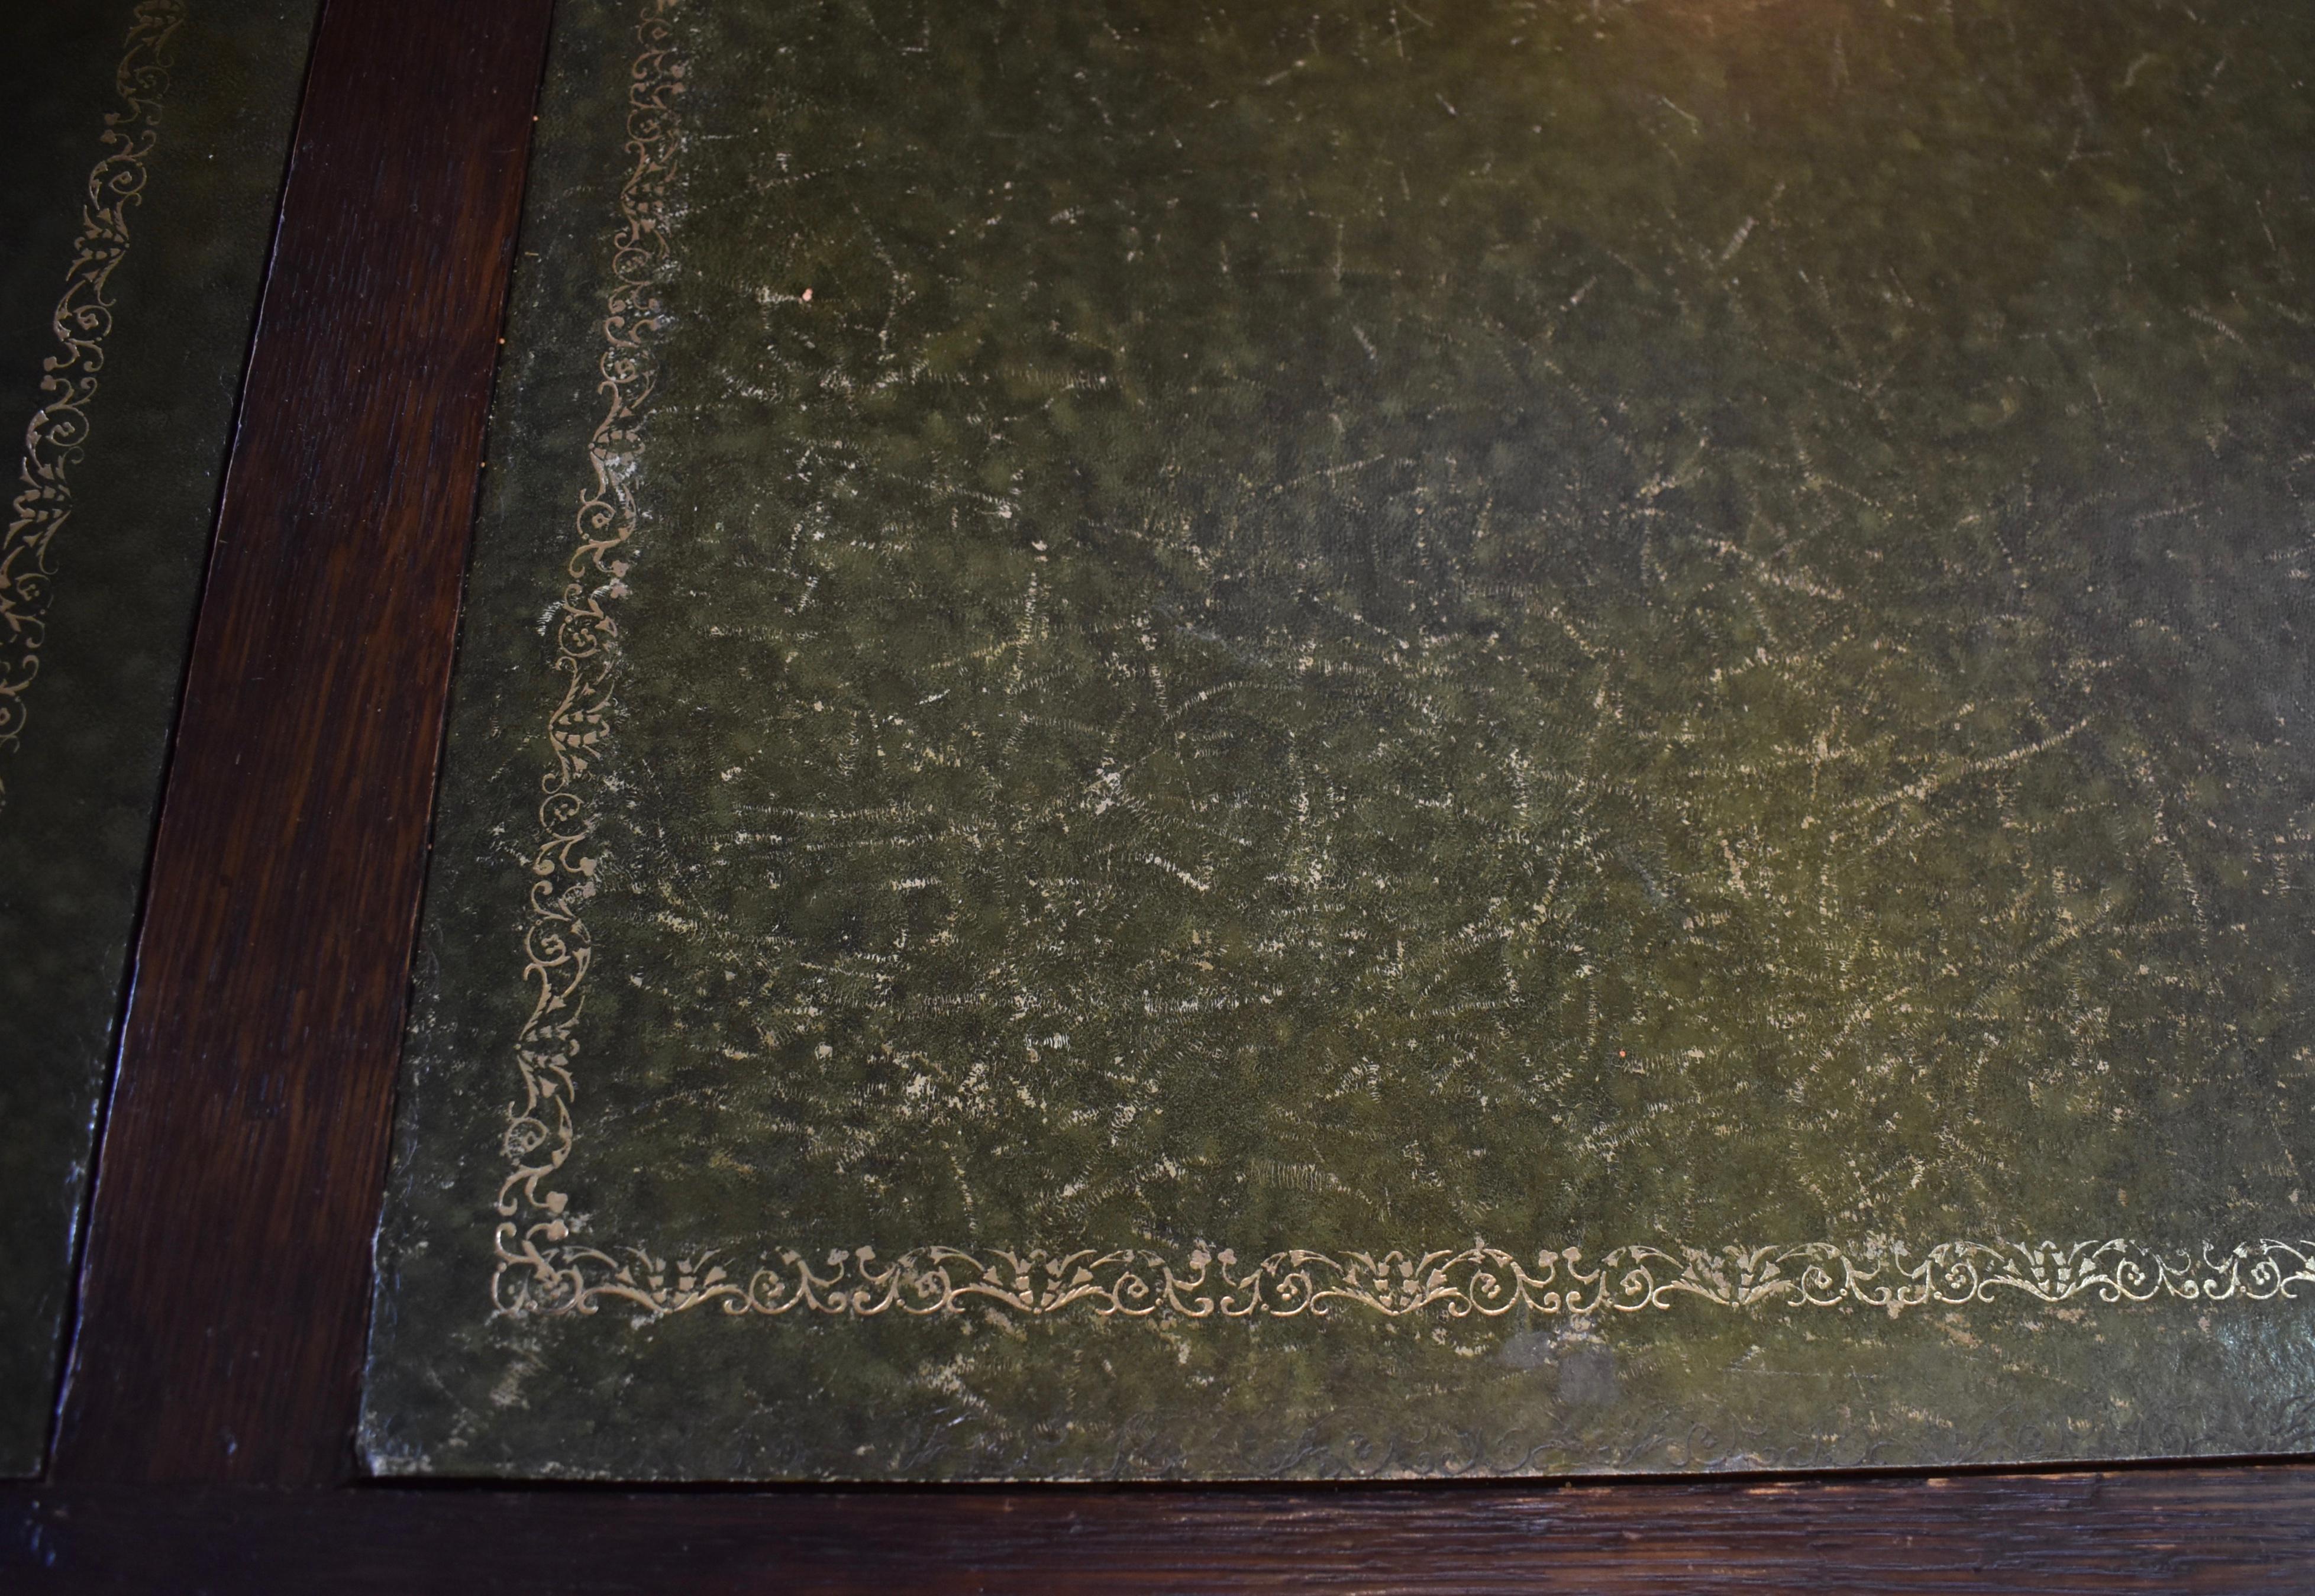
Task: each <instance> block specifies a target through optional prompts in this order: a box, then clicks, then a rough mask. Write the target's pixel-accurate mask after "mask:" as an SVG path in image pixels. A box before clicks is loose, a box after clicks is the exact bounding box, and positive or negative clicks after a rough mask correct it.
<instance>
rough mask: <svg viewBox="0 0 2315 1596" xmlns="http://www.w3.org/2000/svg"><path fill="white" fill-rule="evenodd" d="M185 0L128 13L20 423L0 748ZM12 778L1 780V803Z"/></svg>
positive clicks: (6, 569) (0, 581)
mask: <svg viewBox="0 0 2315 1596" xmlns="http://www.w3.org/2000/svg"><path fill="white" fill-rule="evenodd" d="M184 20H185V0H139V4H138V5H137V9H136V10H135V11H134V12H132V13H130V15H129V34H128V38H127V39H126V40H124V41H123V44H122V46H121V56H120V66H119V67H116V68H115V69H114V72H113V78H112V82H113V88H114V90H115V91H116V92H117V93H119V94H120V101H121V105H122V109H121V110H119V111H107V112H105V115H104V134H103V137H102V140H101V142H102V146H103V148H104V153H103V155H100V156H99V157H98V158H97V163H96V164H95V165H94V166H93V167H91V168H90V169H89V173H88V200H87V204H86V205H85V206H84V208H83V209H82V211H81V225H80V235H79V236H78V237H77V238H75V240H74V241H73V260H72V265H71V266H70V267H69V268H67V270H66V273H65V289H64V293H63V295H62V297H59V298H58V300H57V308H56V311H55V313H54V314H53V315H51V316H50V318H49V326H50V327H51V328H52V329H53V330H54V331H55V332H56V335H57V342H58V345H59V346H60V348H59V349H58V352H57V353H55V354H52V355H49V356H48V357H47V358H45V359H42V360H41V362H40V395H41V402H40V409H38V410H36V411H34V412H32V419H31V421H29V422H27V423H26V424H25V427H24V455H23V459H22V462H21V463H20V464H19V465H18V466H17V468H16V480H17V481H18V483H21V484H22V486H21V489H20V491H19V492H17V494H16V497H15V500H14V501H13V503H12V504H11V505H10V506H9V516H10V519H9V522H8V529H7V530H6V531H5V532H4V533H0V752H6V751H8V750H11V749H14V748H15V747H16V746H17V743H18V742H19V740H21V739H22V736H23V733H24V716H25V707H24V695H25V693H26V691H27V690H28V689H29V688H30V687H31V685H32V681H33V678H35V677H37V676H39V674H40V647H41V644H42V643H45V642H46V641H47V640H48V608H49V581H50V579H51V578H52V577H54V575H55V574H56V571H55V567H54V566H52V565H51V564H50V563H49V550H50V547H51V545H53V544H54V543H55V541H56V536H57V534H58V532H60V531H62V530H63V529H64V526H65V522H66V521H67V520H68V519H70V518H71V516H72V510H73V494H72V478H71V468H72V466H73V465H74V464H75V462H76V461H77V460H78V459H79V458H80V457H81V453H82V451H83V450H84V449H85V448H87V447H88V435H89V419H88V412H89V407H90V405H91V404H92V403H93V402H94V400H95V398H96V390H97V383H98V378H99V377H101V376H102V373H103V370H104V341H105V338H106V336H107V335H108V334H110V333H111V331H112V301H111V298H110V297H107V295H106V293H105V288H106V287H107V285H108V284H109V282H110V281H111V277H112V273H113V270H114V269H115V268H116V267H118V266H119V265H120V262H122V261H123V260H124V259H126V258H127V256H128V254H129V207H130V206H131V205H134V204H135V203H136V202H137V200H138V199H140V198H142V197H143V195H144V192H145V179H146V168H145V164H146V161H147V160H149V159H150V158H151V156H152V154H153V149H154V146H155V143H157V142H158V140H159V138H160V130H159V123H160V119H161V97H162V96H163V95H164V94H165V93H168V90H169V56H168V49H169V42H170V40H171V38H172V37H173V35H174V34H175V32H176V31H177V27H178V25H179V24H180V23H182V22H183V21H184ZM6 792H7V789H6V786H5V785H4V784H0V802H4V801H5V797H6Z"/></svg>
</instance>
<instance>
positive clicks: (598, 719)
mask: <svg viewBox="0 0 2315 1596" xmlns="http://www.w3.org/2000/svg"><path fill="white" fill-rule="evenodd" d="M675 4H676V0H646V4H645V5H644V9H643V18H642V21H641V22H639V23H638V24H637V26H636V37H637V40H638V42H639V43H640V44H641V46H642V50H641V53H640V54H639V55H637V56H636V58H635V59H634V66H633V67H632V68H631V70H630V78H629V83H628V88H627V142H626V146H625V148H626V152H627V154H628V155H630V156H632V157H633V158H634V165H633V167H632V168H631V169H630V170H629V172H628V173H627V179H626V182H625V183H624V184H622V185H621V187H620V189H619V222H618V226H617V230H616V232H615V233H614V234H613V235H612V239H611V246H612V260H611V288H610V292H609V294H608V297H607V298H606V301H605V307H604V315H603V346H604V347H603V353H602V356H601V358H600V359H599V361H598V363H597V368H598V369H599V371H600V372H601V374H602V381H601V382H600V383H599V384H598V385H597V389H596V391H597V392H598V393H599V394H601V395H603V396H604V399H605V401H606V403H605V409H604V412H603V419H602V420H601V421H599V422H598V423H597V424H596V427H595V431H594V435H593V436H592V437H591V438H590V439H589V440H588V444H587V459H588V464H589V465H590V466H591V467H592V470H593V480H592V483H591V485H590V487H589V488H588V490H587V492H586V494H585V496H584V497H583V498H582V499H581V501H580V504H579V512H578V517H577V529H578V534H579V540H578V545H577V547H576V548H574V549H573V550H572V554H571V558H570V561H569V563H568V564H567V566H566V567H565V569H566V571H567V572H568V574H569V581H568V583H567V584H566V585H565V586H564V588H563V599H562V602H561V604H560V605H559V606H558V609H557V615H556V618H555V631H554V637H555V658H554V669H555V671H556V673H557V674H558V675H560V676H561V677H562V678H563V697H562V701H561V702H560V703H559V704H557V705H555V707H554V714H553V715H551V716H550V717H549V718H548V721H547V741H548V746H549V748H550V749H551V750H552V753H553V755H554V768H553V769H551V770H549V771H548V772H547V773H546V775H545V777H544V778H543V779H542V781H541V784H540V785H541V791H542V794H543V795H542V797H541V798H540V801H539V805H538V821H539V827H540V829H541V831H542V833H543V837H542V839H541V841H540V842H539V845H538V847H537V852H536V853H534V854H533V855H532V856H531V876H532V880H531V885H530V912H529V918H528V923H527V924H526V926H525V927H524V931H523V961H524V962H523V979H524V980H526V981H527V982H528V983H529V984H530V985H531V987H532V988H533V989H534V993H535V997H534V1001H533V1003H532V1006H531V1011H530V1017H529V1019H528V1020H527V1021H526V1022H525V1023H524V1024H523V1027H522V1031H521V1033H520V1035H519V1037H518V1039H517V1042H516V1060H517V1062H518V1064H519V1067H520V1068H521V1071H522V1083H523V1101H522V1102H521V1103H520V1104H517V1105H515V1106H514V1107H513V1108H511V1109H510V1112H509V1115H508V1123H507V1129H506V1137H505V1150H506V1154H507V1157H508V1160H509V1161H510V1163H511V1164H512V1165H513V1166H514V1169H513V1173H512V1174H510V1175H508V1176H507V1178H506V1181H505V1184H503V1185H501V1187H500V1189H499V1200H498V1211H499V1213H500V1214H501V1215H502V1216H505V1217H506V1218H507V1219H509V1220H510V1221H511V1220H512V1219H513V1218H514V1216H515V1215H517V1214H518V1213H524V1212H527V1213H528V1215H529V1216H530V1217H531V1219H532V1220H533V1222H532V1224H531V1226H530V1228H529V1229H528V1231H527V1232H526V1233H525V1235H524V1239H523V1240H522V1242H521V1243H520V1244H519V1245H520V1246H523V1247H525V1248H532V1247H535V1246H537V1245H538V1244H540V1243H545V1244H548V1245H552V1244H553V1243H554V1242H557V1241H560V1240H561V1239H562V1238H563V1234H564V1226H563V1218H562V1216H563V1209H564V1206H565V1204H566V1203H567V1201H568V1198H567V1196H566V1194H565V1193H561V1192H554V1191H547V1190H544V1189H543V1187H542V1183H544V1182H545V1181H547V1180H549V1179H551V1178H552V1177H553V1176H554V1173H555V1172H556V1171H557V1170H559V1169H561V1168H562V1167H563V1161H564V1160H565V1159H567V1158H569V1157H570V1156H571V1145H572V1118H571V1096H572V1088H573V1073H572V1064H573V1062H574V1060H576V1059H577V1057H578V1053H579V1042H578V1037H577V1034H576V1032H577V1026H578V1023H579V1015H580V1012H581V1007H582V1006H583V1003H584V993H583V991H582V989H583V988H584V986H585V984H586V980H587V972H588V970H589V968H590V965H591V963H592V962H593V949H592V946H591V944H590V937H589V935H588V930H587V923H586V921H585V919H584V918H582V915H583V912H584V910H585V908H586V904H587V900H588V899H589V898H590V897H591V896H593V894H594V891H595V858H594V856H593V855H592V854H591V853H590V851H589V849H590V843H591V840H592V838H593V834H594V821H593V818H592V813H591V809H590V784H591V783H592V782H593V781H595V779H596V778H597V776H598V775H599V772H598V770H597V768H596V767H597V762H598V760H599V757H600V749H601V744H602V741H603V739H604V736H605V733H606V714H607V708H608V702H609V698H610V695H611V687H612V683H613V680H614V678H616V675H617V671H618V647H617V643H618V625H617V623H616V621H614V620H613V619H612V616H611V611H610V606H611V604H612V603H613V602H614V601H615V600H616V599H619V598H621V597H623V596H624V595H625V592H626V587H625V581H624V580H623V579H624V578H625V576H626V573H627V571H628V568H629V566H628V561H627V560H626V559H625V558H623V557H621V551H622V550H623V549H625V546H626V545H628V544H629V543H630V542H631V541H632V540H633V539H634V535H635V529H636V527H637V525H638V524H639V512H638V510H637V508H636V503H635V493H634V479H635V474H636V471H637V469H638V466H639V464H640V462H639V451H640V449H641V447H642V440H643V417H644V413H645V412H646V411H647V410H648V409H649V407H650V403H651V398H652V389H653V387H654V386H656V384H657V381H658V377H659V357H658V354H657V353H656V352H655V351H654V350H653V349H652V339H653V338H654V337H656V336H657V334H658V333H659V332H660V330H661V328H662V327H663V326H664V325H665V324H666V319H667V318H666V313H665V310H664V307H663V306H661V302H660V297H659V291H658V280H659V274H660V271H661V268H662V266H663V265H664V264H665V262H666V261H667V253H668V240H667V227H668V219H669V217H668V199H669V194H670V186H671V184H672V182H673V180H674V176H675V162H676V155H677V152H678V150H679V147H680V144H681V129H680V123H679V120H678V118H677V115H676V110H675V107H676V102H677V101H678V100H679V98H680V97H681V96H682V93H683V87H684V62H683V59H682V58H681V57H680V56H679V55H678V54H677V53H676V51H675V49H674V48H673V29H672V27H671V26H670V22H669V18H670V14H671V13H673V11H674V10H675ZM515 1229H516V1227H515V1225H514V1224H513V1223H511V1222H509V1223H507V1224H503V1225H501V1227H500V1237H499V1246H500V1250H501V1252H503V1251H505V1250H506V1248H507V1247H508V1246H510V1245H512V1244H513V1238H514V1234H515Z"/></svg>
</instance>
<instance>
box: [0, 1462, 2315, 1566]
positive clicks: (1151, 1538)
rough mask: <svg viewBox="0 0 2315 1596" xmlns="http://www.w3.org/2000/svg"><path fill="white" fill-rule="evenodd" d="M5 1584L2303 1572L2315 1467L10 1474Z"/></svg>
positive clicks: (2312, 1522) (2314, 1530) (2309, 1545)
mask: <svg viewBox="0 0 2315 1596" xmlns="http://www.w3.org/2000/svg"><path fill="white" fill-rule="evenodd" d="M0 1523H4V1525H5V1542H6V1544H5V1547H4V1548H0V1581H4V1583H6V1584H7V1585H8V1588H10V1589H11V1590H17V1591H26V1592H38V1591H47V1590H71V1591H137V1592H146V1591H161V1590H167V1591H215V1592H227V1591H231V1592H306V1591H314V1590H322V1589H327V1590H330V1591H333V1592H344V1593H352V1592H370V1591H376V1592H407V1591H424V1592H437V1593H440V1592H470V1591H471V1592H505V1591H510V1590H532V1589H548V1590H552V1591H554V1592H558V1596H609V1593H611V1592H679V1591H680V1592H718V1593H720V1592H758V1591H761V1592H772V1591H783V1592H785V1591H826V1592H862V1593H863V1596H888V1593H889V1592H895V1591H908V1592H1026V1591H1041V1592H1080V1591H1083V1592H1091V1591H1101V1592H1211V1591H1216V1590H1223V1589H1228V1590H1233V1591H1242V1592H1287V1591H1339V1592H1352V1591H1392V1592H1441V1593H1446V1592H1473V1593H1480V1592H1527V1593H1535V1592H1603V1593H1612V1592H1666V1591H1672V1592H1683V1593H1695V1592H1763V1591H1795V1590H1819V1591H1839V1592H1954V1591H2018V1590H2028V1589H2030V1590H2032V1591H2033V1592H2036V1596H2062V1593H2065V1592H2084V1593H2088V1592H2100V1593H2103V1596H2111V1593H2113V1592H2133V1591H2144V1592H2157V1591H2159V1592H2195V1591H2223V1592H2248V1591H2306V1590H2309V1589H2311V1588H2315V1469H2311V1468H2308V1467H2260V1468H2241V1469H2179V1470H2164V1471H2137V1472H2124V1473H2116V1474H2077V1475H2057V1476H2038V1477H2031V1476H2029V1477H2015V1476H2013V1477H2009V1478H2003V1477H2000V1476H1958V1477H1952V1478H1946V1479H1927V1480H1889V1479H1871V1480H1852V1481H1848V1482H1844V1483H1818V1484H1814V1485H1761V1484H1751V1485H1745V1484H1736V1483H1731V1482H1711V1481H1706V1482H1695V1481H1691V1482H1687V1483H1682V1484H1676V1485H1673V1484H1653V1485H1652V1484H1632V1485H1563V1486H1557V1487H1547V1488H1542V1489H1525V1490H1510V1489H1482V1490H1468V1489H1455V1488H1445V1489H1441V1488H1436V1487H1433V1488H1400V1489H1391V1490H1359V1491H1343V1492H1332V1493H1329V1492H1297V1493H1291V1494H1290V1493H1283V1492H1267V1491H1241V1492H1231V1491H1213V1490H1203V1491H1194V1492H1177V1491H1165V1490H1149V1489H1143V1490H1118V1491H1111V1490H1104V1491H1089V1490H1088V1491H1078V1490H1047V1491H1035V1492H974V1491H966V1492H949V1493H941V1492H934V1491H880V1492H859V1493H851V1494H841V1493H828V1492H791V1493H771V1492H751V1493H692V1494H655V1495H654V1494H630V1493H617V1492H608V1491H578V1490H562V1491H557V1490H553V1489H543V1490H534V1491H528V1492H512V1491H483V1490H434V1491H403V1490H341V1491H335V1492H315V1493H275V1492H260V1491H239V1492H236V1491H232V1490H222V1489H215V1488H210V1489H187V1490H176V1491H167V1492H156V1491H153V1490H150V1489H147V1490H141V1491H139V1490H134V1489H121V1488H118V1487H115V1488H111V1489H104V1488H96V1489H90V1488H85V1487H84V1488H81V1489H77V1490H73V1489H67V1490H61V1491H58V1490H24V1491H18V1492H15V1493H13V1494H7V1495H5V1496H0Z"/></svg>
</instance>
